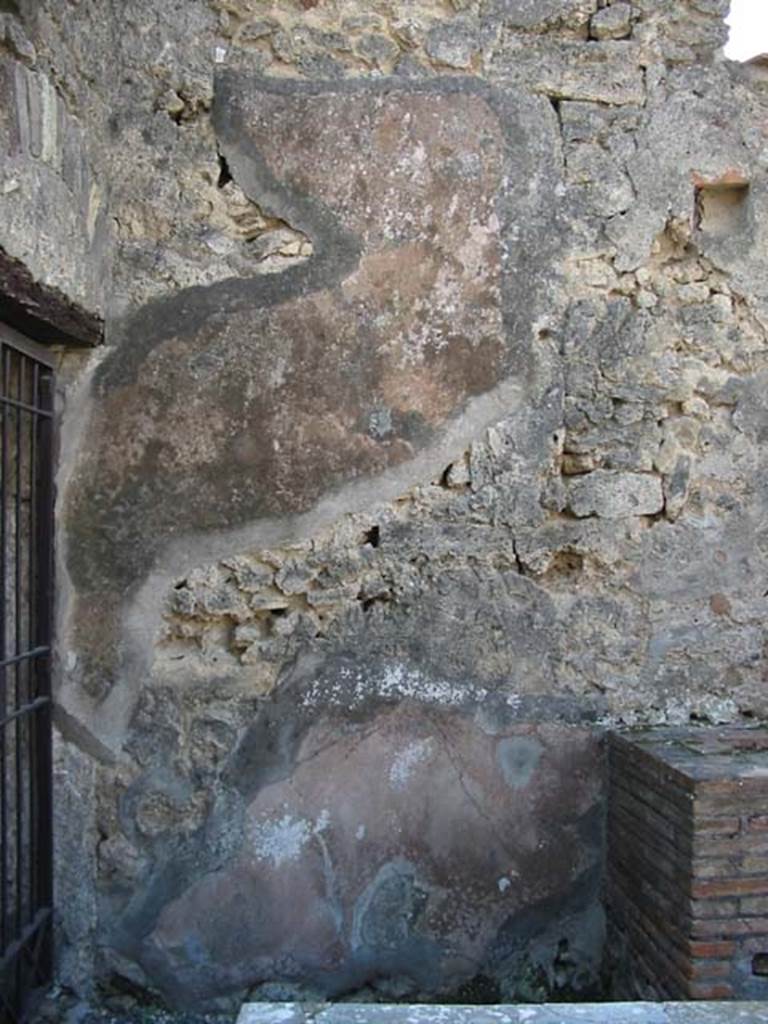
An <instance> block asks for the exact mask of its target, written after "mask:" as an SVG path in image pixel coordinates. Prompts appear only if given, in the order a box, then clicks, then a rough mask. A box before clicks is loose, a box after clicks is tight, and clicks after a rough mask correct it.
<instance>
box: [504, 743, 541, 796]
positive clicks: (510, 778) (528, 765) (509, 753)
mask: <svg viewBox="0 0 768 1024" xmlns="http://www.w3.org/2000/svg"><path fill="white" fill-rule="evenodd" d="M543 752H544V747H543V746H542V744H541V743H540V742H539V741H538V740H537V739H534V738H533V737H529V736H519V737H516V738H515V739H506V740H501V741H500V742H499V744H498V746H497V748H496V757H497V759H498V762H499V765H500V767H501V770H502V772H503V774H504V779H505V780H506V782H507V785H509V786H511V787H512V788H513V789H524V788H525V787H526V786H527V785H528V783H529V782H530V781H531V777H532V776H533V773H534V772H535V771H536V766H537V765H538V763H539V761H540V759H541V755H542V753H543Z"/></svg>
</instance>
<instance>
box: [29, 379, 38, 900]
mask: <svg viewBox="0 0 768 1024" xmlns="http://www.w3.org/2000/svg"><path fill="white" fill-rule="evenodd" d="M39 378H40V365H39V363H33V370H32V381H31V389H30V403H29V404H30V405H31V406H32V408H33V409H35V410H37V408H38V402H39V395H38V391H39V387H38V385H39ZM39 421H40V416H39V415H38V413H37V411H35V412H33V413H31V414H30V431H29V541H28V545H29V581H28V583H27V587H28V590H29V593H28V595H27V597H28V608H27V618H28V622H29V631H28V633H29V636H28V644H29V647H30V649H31V648H33V647H35V646H36V639H37V608H36V600H35V592H36V589H37V518H38V517H37V430H38V423H39ZM27 673H28V674H27V680H28V683H29V693H28V699H29V700H33V699H34V698H35V697H37V672H36V671H35V664H34V662H33V663H32V664H31V665H30V666H29V668H28V670H27ZM37 721H38V718H37V715H35V716H34V719H33V721H32V723H31V724H30V726H29V728H28V729H27V742H28V743H29V744H30V747H31V749H30V751H29V755H28V756H29V759H30V771H29V839H28V841H29V901H30V908H29V916H30V920H32V918H33V917H34V915H35V914H36V913H37V911H38V910H39V904H38V898H39V885H38V873H39V866H38V862H37V856H38V850H37V829H38V822H37V772H36V771H35V770H34V769H35V766H36V764H37V760H36V758H37V745H38V743H39V742H40V737H39V735H38V729H37Z"/></svg>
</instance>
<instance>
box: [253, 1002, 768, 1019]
mask: <svg viewBox="0 0 768 1024" xmlns="http://www.w3.org/2000/svg"><path fill="white" fill-rule="evenodd" d="M237 1024H768V1002H761V1003H737V1002H728V1003H704V1002H701V1003H567V1004H565V1003H561V1004H553V1003H548V1004H542V1005H537V1006H523V1005H515V1006H437V1005H435V1006H426V1005H423V1004H422V1005H418V1006H406V1005H402V1004H396V1003H390V1004H383V1003H367V1004H362V1003H334V1004H329V1003H319V1004H318V1003H246V1005H245V1006H243V1008H242V1009H241V1011H240V1015H239V1017H238V1018H237Z"/></svg>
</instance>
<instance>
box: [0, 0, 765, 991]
mask: <svg viewBox="0 0 768 1024" xmlns="http://www.w3.org/2000/svg"><path fill="white" fill-rule="evenodd" d="M22 6H23V5H22ZM64 6H65V7H66V8H67V9H68V11H69V13H70V14H71V16H72V18H73V19H75V20H74V21H73V22H72V25H73V26H74V28H73V32H72V33H70V36H71V38H79V36H78V33H79V32H81V31H82V28H78V25H79V26H82V25H83V24H84V22H83V20H82V19H86V21H87V19H88V18H89V17H90V18H92V19H93V27H92V33H93V35H92V43H93V45H92V46H91V47H90V49H89V51H88V52H89V53H90V54H91V55H93V54H94V53H97V54H99V55H100V57H99V59H98V60H97V59H96V58H95V57H93V56H91V57H90V58H89V59H90V63H88V64H86V63H84V62H85V60H86V57H85V56H83V62H81V63H80V64H79V65H78V68H79V73H83V72H84V71H85V70H86V69H87V74H86V75H85V76H84V77H85V85H86V86H87V88H86V93H87V96H88V97H89V99H88V104H89V106H88V110H89V111H91V112H92V113H90V114H89V116H91V117H93V118H94V124H95V123H97V122H98V123H99V124H100V125H102V128H99V131H102V129H103V135H99V134H98V132H97V131H96V129H95V128H94V134H93V138H94V140H95V143H94V144H95V145H96V147H97V149H98V152H99V156H100V159H102V160H103V161H104V166H105V167H106V168H107V171H108V182H109V207H108V213H109V222H110V224H111V225H112V228H113V231H114V245H115V252H114V258H112V257H111V256H109V257H108V258H106V259H107V262H108V264H109V274H110V289H109V303H108V306H107V309H106V313H107V343H106V345H105V347H104V348H102V349H101V350H100V351H99V352H98V353H96V354H94V355H92V356H90V357H88V358H87V359H84V358H82V357H77V358H74V357H71V358H70V359H69V360H68V361H67V362H66V363H65V367H64V379H65V382H66V385H67V391H66V396H65V400H66V406H65V412H64V419H63V429H64V440H63V445H62V459H61V474H60V506H59V507H60V512H61V528H60V536H59V553H60V562H61V569H60V578H61V583H62V596H61V601H60V608H59V625H60V630H59V644H60V673H59V675H60V679H59V704H60V709H59V726H60V730H61V734H62V737H63V743H64V745H65V748H66V749H68V750H71V752H72V754H71V756H72V757H73V758H77V759H78V760H77V768H78V770H77V771H75V769H74V768H73V770H72V773H71V774H72V778H73V779H75V778H83V779H84V778H85V776H86V775H87V777H88V779H89V780H91V781H90V782H89V785H92V786H93V789H94V793H95V799H94V800H88V801H86V802H84V804H83V809H82V812H81V813H82V815H83V817H82V821H81V822H80V824H79V826H78V825H77V820H78V819H77V815H76V813H75V804H76V801H74V800H73V801H71V804H70V806H71V809H72V811H73V814H74V817H70V818H69V819H68V821H69V830H70V832H69V833H68V834H71V836H72V838H71V842H72V843H78V844H81V845H82V846H85V847H87V848H89V849H90V850H91V853H92V856H93V857H94V858H95V860H94V863H93V872H94V883H93V886H92V887H90V888H89V889H88V891H89V892H90V893H91V903H90V904H89V905H88V907H87V908H86V909H85V910H84V911H83V913H82V915H81V916H79V917H76V918H73V921H72V923H71V924H70V925H69V927H70V930H71V932H72V934H75V933H78V934H80V935H81V937H82V941H81V942H80V943H79V945H80V948H81V949H85V948H89V949H92V950H95V949H97V950H98V956H97V958H96V966H95V971H96V976H98V977H99V978H101V979H102V980H103V981H104V982H105V983H114V982H115V981H116V980H117V979H123V983H125V982H126V981H127V982H128V983H130V984H132V985H138V986H141V987H144V988H149V989H151V990H154V991H157V992H159V993H160V994H161V995H162V996H163V997H164V998H165V999H167V1000H168V1001H170V1002H171V1003H175V1004H179V1005H182V1004H184V1003H185V1002H187V1003H190V1004H194V1005H195V1006H200V1005H210V1006H215V1005H220V1004H221V1001H222V1000H223V1001H224V1002H225V1003H226V1001H227V1000H236V999H237V998H239V997H240V996H241V995H242V994H243V993H244V992H246V991H251V992H255V993H256V994H257V995H259V994H261V995H270V994H272V995H274V994H275V993H276V992H285V991H286V986H288V989H287V990H289V991H292V992H294V993H295V992H297V991H298V992H303V993H314V994H320V995H332V996H341V995H343V994H345V993H355V994H357V996H358V997H360V996H361V994H369V995H372V996H379V997H384V998H409V999H413V998H433V997H436V996H438V995H439V996H442V997H446V996H450V995H452V994H453V995H460V996H462V997H463V998H468V997H469V996H471V995H472V993H473V992H474V993H475V994H479V995H480V996H484V997H487V998H493V997H498V998H504V999H506V1000H511V999H518V998H523V999H527V998H537V997H540V996H544V995H553V994H555V995H557V994H560V995H569V994H570V995H573V994H576V995H578V994H581V995H584V994H588V993H589V992H594V991H596V986H597V985H598V982H599V971H600V964H601V943H602V936H603V919H602V910H601V906H600V876H601V871H602V857H603V817H602V815H603V806H604V799H603V797H604V792H603V781H602V780H603V769H602V751H601V743H600V735H601V731H602V729H603V728H604V727H605V726H607V725H616V724H627V725H631V724H639V723H643V724H656V723H673V724H674V723H680V722H689V721H691V720H693V721H713V722H725V721H728V722H730V721H742V720H745V719H749V720H755V719H764V718H765V717H766V715H767V714H768V705H767V704H766V698H765V692H766V690H765V671H766V669H765V664H766V662H765V648H764V629H763V617H764V607H765V590H766V585H765V568H766V567H765V557H766V543H765V506H766V497H767V496H766V482H767V481H766V464H765V458H764V454H763V452H764V446H763V441H764V432H765V392H766V387H765V383H766V377H767V376H768V360H767V359H766V351H767V349H766V327H767V326H768V289H767V287H766V284H765V282H766V281H767V280H768V273H766V271H767V270H768V267H766V266H765V263H766V256H765V253H766V252H768V246H767V245H766V242H767V240H766V238H765V234H766V231H768V227H766V225H767V224H768V219H767V218H766V207H767V206H768V191H767V189H766V175H765V169H766V163H768V147H767V146H766V136H765V125H766V123H767V122H766V116H765V115H766V102H765V97H766V93H765V91H764V85H763V83H762V82H761V80H760V74H759V72H758V71H757V70H754V69H753V73H751V74H747V73H746V72H745V70H744V69H742V68H740V67H738V66H736V65H732V64H729V63H728V62H726V61H724V60H723V58H722V51H721V48H722V45H723V43H724V40H725V36H726V30H725V25H724V21H723V18H724V16H725V13H726V8H727V4H726V3H725V2H723V0H685V2H675V3H671V2H666V0H633V2H632V3H627V2H614V3H604V2H602V0H451V2H448V0H425V2H424V3H419V4H409V3H404V2H397V0H375V2H373V3H370V4H364V5H363V4H360V3H357V2H352V0H274V2H261V0H210V2H204V0H186V2H184V3H182V2H180V0H161V2H154V3H152V4H150V3H149V2H148V0H136V2H132V3H131V4H122V5H121V4H115V5H114V9H110V5H102V8H101V13H102V15H103V17H102V19H101V21H99V19H98V18H96V17H95V16H94V10H92V9H91V7H90V6H89V5H88V4H85V3H81V4H68V5H64ZM61 7H62V5H61V4H53V3H50V4H46V3H44V4H42V9H43V10H44V11H45V10H47V9H48V8H50V9H51V11H53V9H54V8H57V9H59V10H60V9H61ZM8 17H9V18H10V19H11V20H13V19H14V18H15V17H16V16H15V15H9V16H8ZM78 18H79V19H81V20H80V21H77V19H78ZM16 20H18V19H16ZM107 33H110V34H109V36H107ZM108 41H109V46H107V43H108ZM67 45H71V44H67ZM105 54H106V56H105ZM99 111H101V112H102V114H99ZM102 115H103V116H102ZM99 117H101V121H99ZM20 255H21V256H22V257H24V258H29V260H30V262H31V261H32V259H33V257H32V256H31V255H29V256H28V257H27V256H25V254H24V253H20ZM102 263H103V261H102ZM102 269H103V267H102ZM71 287H72V288H74V287H75V285H72V286H71ZM91 819H92V820H91ZM83 837H85V839H84V838H83ZM70 878H71V875H70ZM62 884H63V885H65V884H66V879H63V881H62ZM78 929H79V932H78ZM85 937H87V941H86V938H85ZM77 962H78V964H80V967H79V968H78V970H79V971H80V974H79V975H78V977H80V978H81V979H82V976H84V974H85V970H84V969H83V968H82V962H81V960H78V961H77ZM68 969H69V970H70V971H71V974H72V976H73V977H74V976H75V975H76V974H77V970H75V967H74V966H71V965H70V967H69V968H68ZM82 983H83V982H82V980H80V981H78V984H82ZM281 986H282V987H281ZM291 986H293V987H292V988H291Z"/></svg>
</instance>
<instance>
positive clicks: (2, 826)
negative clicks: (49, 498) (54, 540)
mask: <svg viewBox="0 0 768 1024" xmlns="http://www.w3.org/2000/svg"><path fill="white" fill-rule="evenodd" d="M0 353H1V354H2V363H3V374H2V388H3V390H2V395H3V396H5V395H6V394H7V393H8V390H9V388H10V380H11V367H10V352H9V350H8V348H7V347H6V346H5V345H2V346H0ZM1 443H2V454H1V457H0V577H2V579H0V612H2V614H0V661H5V658H6V654H7V650H6V630H7V622H8V619H7V614H6V612H7V608H6V589H5V588H6V584H7V577H8V573H7V560H6V551H7V547H8V538H7V536H6V533H7V524H6V508H7V503H8V406H7V405H5V403H3V432H2V439H1ZM6 691H7V675H6V669H5V667H1V668H0V711H1V712H2V714H3V717H5V713H6V710H7V693H6ZM5 736H6V730H5V728H4V727H3V726H0V948H2V949H5V947H6V946H7V944H8V927H7V922H8V892H7V888H8V878H7V867H6V865H7V862H8V850H7V848H6V846H7V836H8V820H7V818H8V811H7V796H6V763H5V762H6V752H5Z"/></svg>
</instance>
